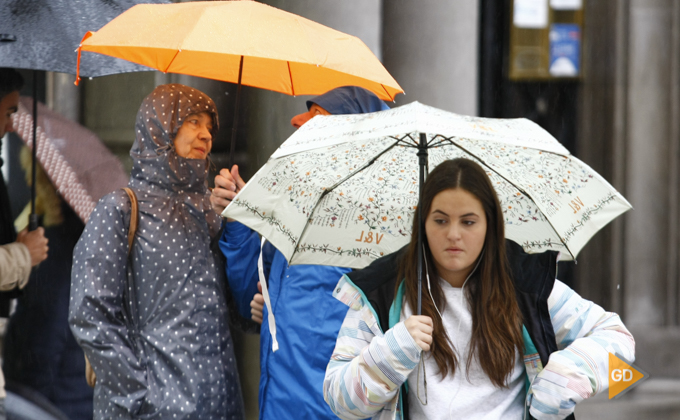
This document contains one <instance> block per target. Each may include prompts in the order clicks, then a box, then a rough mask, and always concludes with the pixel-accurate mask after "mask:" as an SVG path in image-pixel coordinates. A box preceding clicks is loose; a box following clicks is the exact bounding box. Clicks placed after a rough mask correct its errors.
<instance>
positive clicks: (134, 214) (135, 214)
mask: <svg viewBox="0 0 680 420" xmlns="http://www.w3.org/2000/svg"><path fill="white" fill-rule="evenodd" d="M123 190H124V191H125V192H126V193H127V195H128V197H129V198H130V206H131V207H132V208H131V211H130V228H129V229H128V257H129V256H130V252H132V244H133V242H134V241H135V234H136V233H137V224H138V223H139V209H138V207H137V194H135V192H134V191H132V189H130V188H127V187H125V188H123Z"/></svg>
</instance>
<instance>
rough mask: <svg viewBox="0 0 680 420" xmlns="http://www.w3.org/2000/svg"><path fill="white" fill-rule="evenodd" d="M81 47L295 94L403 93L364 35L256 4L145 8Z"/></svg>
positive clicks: (140, 7) (211, 3)
mask: <svg viewBox="0 0 680 420" xmlns="http://www.w3.org/2000/svg"><path fill="white" fill-rule="evenodd" d="M81 50H82V51H92V52H96V53H100V54H105V55H110V56H113V57H118V58H123V59H125V60H128V61H132V62H134V63H138V64H142V65H145V66H148V67H152V68H155V69H158V70H160V71H163V72H167V73H180V74H186V75H191V76H199V77H206V78H209V79H215V80H222V81H226V82H232V83H237V82H238V81H239V73H240V70H242V83H243V84H244V85H247V86H254V87H259V88H263V89H269V90H274V91H277V92H282V93H286V94H288V95H318V94H321V93H325V92H327V91H328V90H330V89H333V88H336V87H339V86H348V85H352V86H361V87H363V88H366V89H368V90H370V91H372V92H373V93H375V94H376V95H378V97H380V98H381V99H385V100H394V96H395V95H396V94H398V93H402V92H403V90H402V89H401V87H400V86H399V84H397V82H396V81H395V80H394V78H392V76H390V74H389V73H388V72H387V70H385V67H383V65H382V64H381V63H380V61H379V60H378V59H377V57H376V56H375V55H374V54H373V53H372V52H371V50H370V49H369V48H368V47H367V46H366V44H364V43H363V42H362V41H361V40H360V39H359V38H357V37H354V36H351V35H347V34H344V33H342V32H339V31H336V30H334V29H331V28H328V27H326V26H323V25H321V24H319V23H316V22H313V21H311V20H308V19H305V18H303V17H300V16H298V15H295V14H292V13H288V12H285V11H283V10H280V9H276V8H274V7H271V6H267V5H265V4H262V3H258V2H255V1H205V2H190V3H176V4H140V5H137V6H134V7H132V8H130V9H129V10H128V11H126V12H124V13H122V14H121V15H120V16H118V17H116V18H115V19H113V20H112V21H111V22H109V23H108V24H107V25H105V26H104V27H102V28H101V29H100V30H99V31H97V32H96V33H92V32H88V34H86V35H85V37H84V38H83V41H82V43H81V45H80V47H79V49H78V51H79V54H80V51H81ZM241 61H242V67H241Z"/></svg>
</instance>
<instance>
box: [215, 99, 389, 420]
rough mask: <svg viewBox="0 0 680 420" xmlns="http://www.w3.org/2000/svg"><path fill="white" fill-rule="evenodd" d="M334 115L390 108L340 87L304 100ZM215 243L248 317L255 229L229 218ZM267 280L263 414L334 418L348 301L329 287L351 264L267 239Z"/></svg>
mask: <svg viewBox="0 0 680 420" xmlns="http://www.w3.org/2000/svg"><path fill="white" fill-rule="evenodd" d="M312 103H316V104H318V105H319V106H321V107H322V108H324V109H325V110H327V111H328V112H330V113H331V114H360V113H366V112H374V111H381V110H385V109H388V107H387V105H386V104H385V103H384V102H383V101H381V100H380V99H379V98H378V97H376V96H375V95H373V94H372V93H370V92H369V91H367V90H365V89H362V88H359V87H354V86H345V87H341V88H337V89H333V90H331V91H330V92H327V93H325V94H323V95H321V96H318V97H315V98H313V99H312V100H310V101H308V102H307V107H308V108H309V107H310V106H311V104H312ZM220 248H221V250H222V253H223V254H224V255H225V256H226V258H227V278H228V281H229V287H230V289H231V291H232V293H233V294H234V297H235V300H236V303H237V306H238V312H239V313H240V315H241V316H243V317H247V318H249V317H250V302H251V301H252V299H253V296H254V295H255V294H256V293H258V291H257V282H258V281H259V275H258V270H257V260H258V257H259V254H260V238H259V235H258V234H257V232H255V231H253V230H251V229H250V228H248V227H246V226H244V225H242V224H240V223H238V222H229V223H226V226H225V229H224V232H223V234H222V238H221V239H220ZM262 253H263V263H264V272H265V273H264V274H265V278H267V279H268V283H267V284H268V287H269V297H270V299H271V305H272V311H273V312H274V316H275V322H276V338H277V341H278V344H279V349H278V350H277V351H276V353H273V352H272V337H271V333H270V330H269V320H268V319H267V317H268V311H267V308H266V307H265V309H264V314H263V315H264V319H263V323H262V329H261V332H260V334H261V336H260V369H261V372H260V390H259V407H260V419H268V420H270V419H271V420H274V419H276V420H279V419H337V416H336V415H335V414H333V412H332V411H331V410H330V408H329V407H328V405H327V404H326V402H325V401H324V399H323V380H324V375H325V372H326V366H327V365H328V361H329V360H330V357H331V354H332V353H333V349H334V348H335V341H336V339H337V337H338V331H339V330H340V326H341V325H342V321H343V320H344V319H345V315H346V314H347V310H348V308H347V306H346V305H344V304H342V303H341V302H340V301H338V300H337V299H335V298H333V290H334V287H335V285H336V284H337V283H338V280H339V279H340V278H341V277H342V275H343V274H345V273H347V272H349V271H351V269H349V268H342V267H329V266H321V265H292V266H289V265H288V262H287V261H286V258H285V257H284V256H283V254H282V253H281V252H279V251H278V250H277V249H276V248H274V246H273V245H271V244H270V243H269V242H267V243H265V245H264V247H263V249H262Z"/></svg>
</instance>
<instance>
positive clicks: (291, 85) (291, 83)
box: [286, 61, 295, 96]
mask: <svg viewBox="0 0 680 420" xmlns="http://www.w3.org/2000/svg"><path fill="white" fill-rule="evenodd" d="M286 64H288V77H290V91H291V92H292V95H293V96H295V86H293V72H292V71H290V61H286Z"/></svg>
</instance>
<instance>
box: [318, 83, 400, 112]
mask: <svg viewBox="0 0 680 420" xmlns="http://www.w3.org/2000/svg"><path fill="white" fill-rule="evenodd" d="M312 104H317V105H319V106H320V107H321V108H323V109H325V110H326V111H328V112H330V113H331V114H332V115H339V114H365V113H367V112H377V111H386V110H388V109H390V108H389V107H388V106H387V104H386V103H385V102H383V101H382V100H380V98H378V97H377V96H375V94H374V93H373V92H370V91H368V90H366V89H364V88H361V87H358V86H343V87H339V88H335V89H333V90H329V91H328V92H326V93H324V94H323V95H319V96H317V97H315V98H312V99H310V100H309V101H307V109H309V108H311V107H312Z"/></svg>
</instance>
